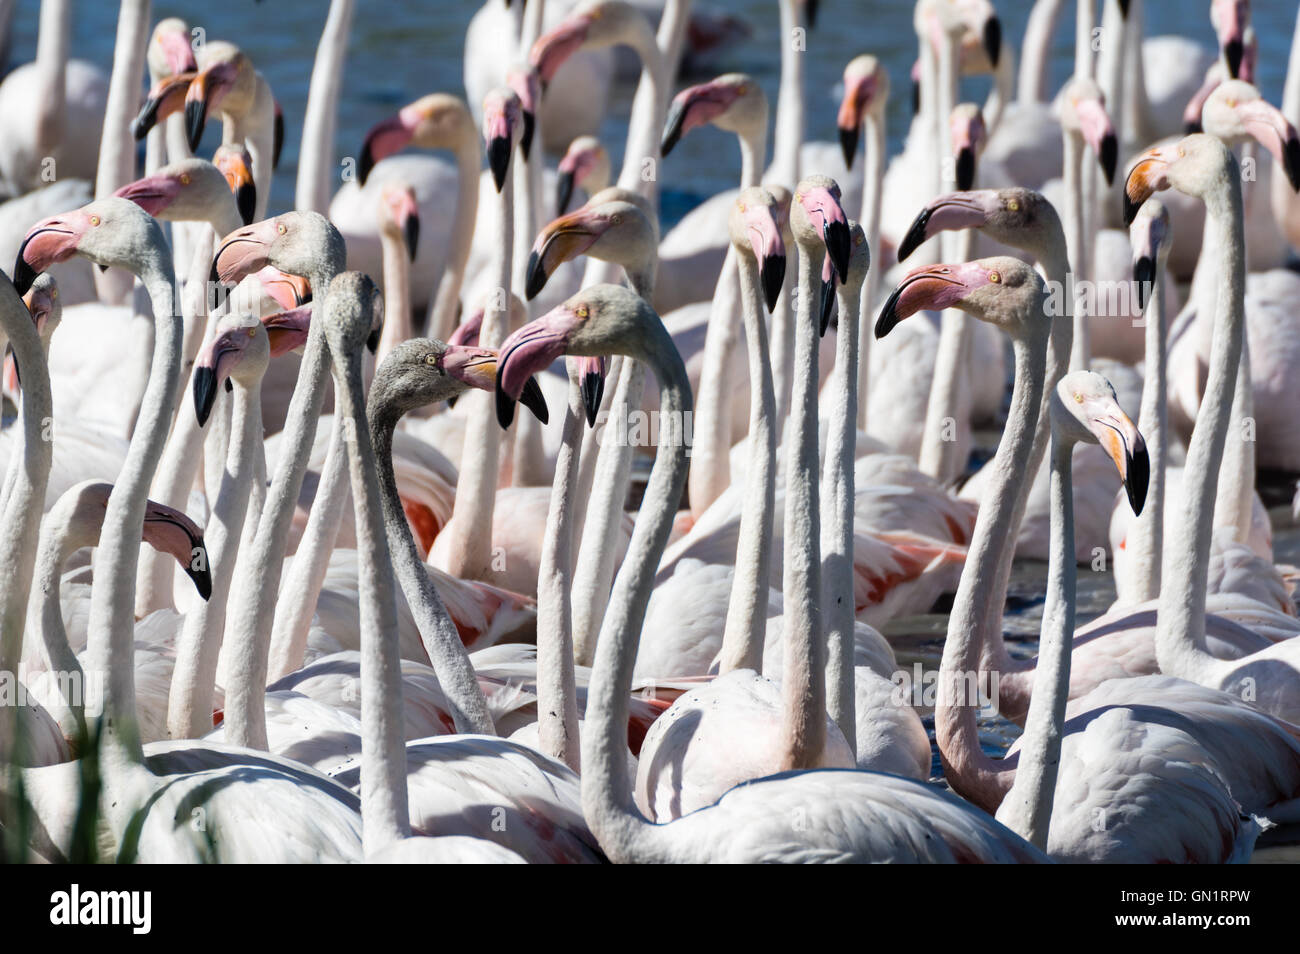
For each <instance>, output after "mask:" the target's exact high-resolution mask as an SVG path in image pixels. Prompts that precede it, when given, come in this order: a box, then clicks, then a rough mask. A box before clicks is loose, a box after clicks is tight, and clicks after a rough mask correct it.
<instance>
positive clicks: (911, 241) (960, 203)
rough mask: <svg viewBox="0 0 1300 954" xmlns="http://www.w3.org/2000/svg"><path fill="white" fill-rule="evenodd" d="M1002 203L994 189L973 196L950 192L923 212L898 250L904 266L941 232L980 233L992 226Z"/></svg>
mask: <svg viewBox="0 0 1300 954" xmlns="http://www.w3.org/2000/svg"><path fill="white" fill-rule="evenodd" d="M1000 206H1001V201H1000V199H999V197H998V193H997V192H996V191H995V190H993V189H976V190H974V191H972V192H949V193H948V194H947V195H941V196H939V198H937V199H935V200H933V201H932V202H931V203H930V204H929V205H927V206H926V207H925V208H924V209H922V210H921V211H920V213H919V214H918V215H917V216H916V218H915V219H913V220H912V224H911V225H910V226H909V227H908V229H907V234H906V235H904V236H903V241H902V242H900V243H899V246H898V260H899V261H900V262H901V261H903V260H904V259H906V258H907V257H908V256H910V255H911V254H912V253H913V252H915V251H916V250H917V249H918V248H920V247H921V245H922V244H923V243H925V242H926V241H928V240H929V239H931V238H933V237H934V236H936V235H938V234H939V233H940V232H955V231H958V230H960V229H977V228H980V227H981V226H983V225H985V224H987V223H988V220H989V217H990V216H992V215H993V214H994V213H996V212H997V211H998V209H999V208H1000Z"/></svg>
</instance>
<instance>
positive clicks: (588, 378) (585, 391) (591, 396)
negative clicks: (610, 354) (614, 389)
mask: <svg viewBox="0 0 1300 954" xmlns="http://www.w3.org/2000/svg"><path fill="white" fill-rule="evenodd" d="M579 387H580V388H581V389H582V407H583V410H585V411H586V412H587V426H588V427H595V426H596V418H597V416H598V415H599V414H600V402H601V400H603V399H604V397H605V376H604V375H603V374H598V373H597V372H595V371H591V372H588V373H587V374H584V375H583V376H582V381H581V382H580V383H579Z"/></svg>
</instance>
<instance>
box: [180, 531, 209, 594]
mask: <svg viewBox="0 0 1300 954" xmlns="http://www.w3.org/2000/svg"><path fill="white" fill-rule="evenodd" d="M195 546H196V548H197V549H200V550H203V553H204V557H203V569H201V570H196V569H195V568H194V561H193V560H191V561H190V562H189V563H187V564H185V575H186V576H188V577H189V578H190V579H191V580H193V581H194V588H195V589H196V590H198V591H199V596H201V597H203V601H204V602H205V603H206V602H207V601H208V597H210V596H211V595H212V570H211V569H209V568H208V560H207V550H206V549H205V548H204V547H203V541H202V540H199V541H198V542H197V543H196V545H195Z"/></svg>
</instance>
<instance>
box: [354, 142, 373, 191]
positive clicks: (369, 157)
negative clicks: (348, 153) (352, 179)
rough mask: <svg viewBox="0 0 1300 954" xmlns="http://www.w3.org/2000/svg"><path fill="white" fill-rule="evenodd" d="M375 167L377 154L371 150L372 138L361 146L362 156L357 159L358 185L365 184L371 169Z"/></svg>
mask: <svg viewBox="0 0 1300 954" xmlns="http://www.w3.org/2000/svg"><path fill="white" fill-rule="evenodd" d="M374 167H375V156H374V153H372V152H371V151H370V140H369V139H367V140H366V141H365V143H364V144H363V145H362V147H361V158H360V159H358V160H357V185H358V186H364V185H365V184H366V179H368V178H370V170H371V169H373V168H374Z"/></svg>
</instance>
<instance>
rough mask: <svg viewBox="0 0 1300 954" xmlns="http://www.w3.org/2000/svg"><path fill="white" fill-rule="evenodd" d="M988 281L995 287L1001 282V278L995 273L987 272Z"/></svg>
mask: <svg viewBox="0 0 1300 954" xmlns="http://www.w3.org/2000/svg"><path fill="white" fill-rule="evenodd" d="M989 281H991V282H992V283H993V284H994V285H996V284H997V283H998V282H1000V281H1002V276H1001V275H999V274H998V273H997V272H989Z"/></svg>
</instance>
